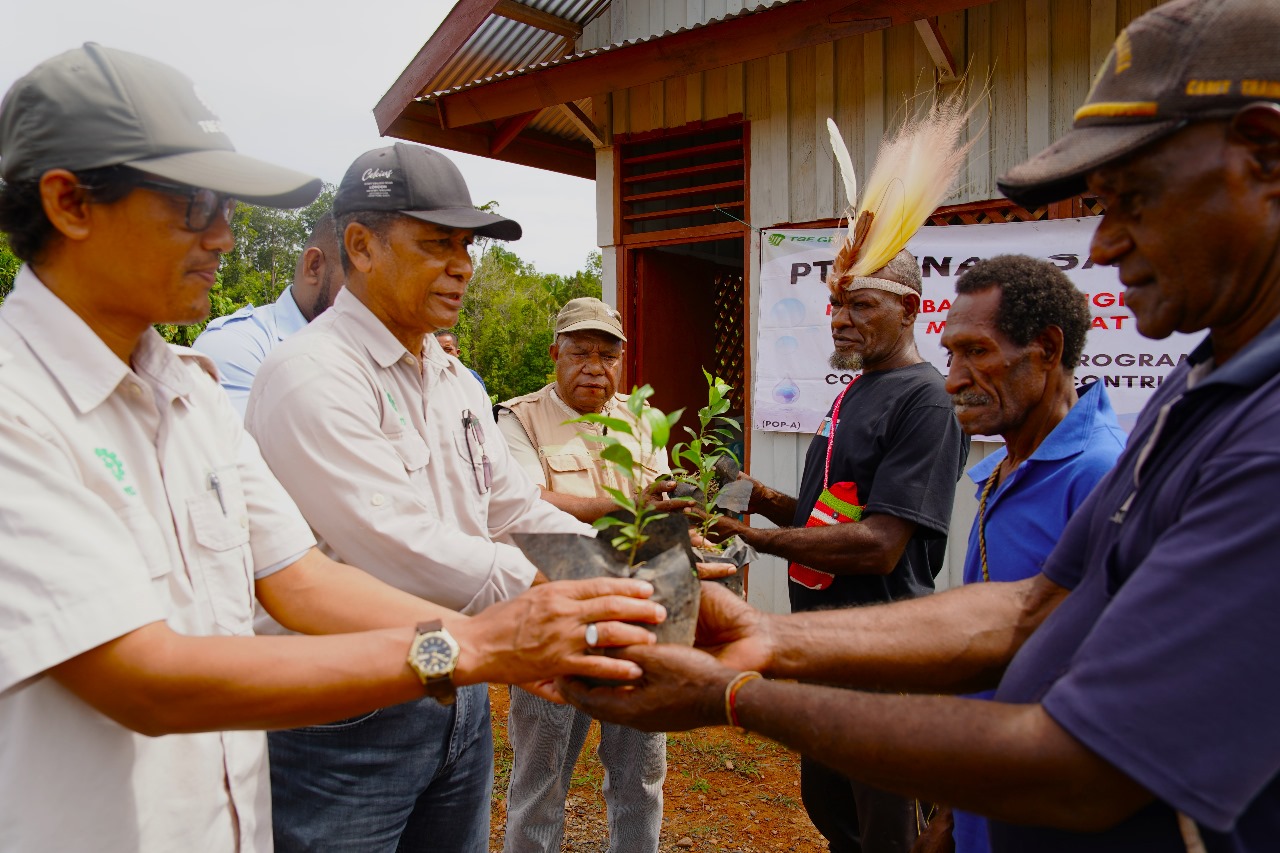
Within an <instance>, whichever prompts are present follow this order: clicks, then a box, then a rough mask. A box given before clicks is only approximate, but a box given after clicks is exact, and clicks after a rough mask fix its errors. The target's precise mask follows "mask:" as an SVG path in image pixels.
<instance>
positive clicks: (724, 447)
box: [671, 369, 755, 595]
mask: <svg viewBox="0 0 1280 853" xmlns="http://www.w3.org/2000/svg"><path fill="white" fill-rule="evenodd" d="M702 375H703V376H705V377H706V380H707V405H705V406H703V407H702V408H701V409H698V429H697V431H696V432H695V431H694V430H692V429H690V428H689V427H685V431H686V432H688V433H689V441H687V442H683V441H682V442H680V443H679V444H677V445H676V446H675V447H674V448H673V449H672V451H671V461H672V464H673V465H676V466H679V467H680V469H681V470H680V471H678V472H677V473H676V480H677V481H678V483H679V485H678V486H676V488H675V489H674V490H673V491H672V493H671V496H672V497H673V498H686V499H688V500H691V501H693V502H694V503H695V505H696V506H697V525H696V528H695V529H696V531H697V533H698V538H699V540H700V541H699V545H698V547H697V548H695V549H694V550H695V552H696V553H697V555H698V558H699V560H700V561H701V562H704V563H730V564H732V565H733V566H734V567H735V568H736V569H737V571H736V572H735V573H734V574H732V575H729V576H728V577H724V578H717V579H716V581H717V582H718V583H722V584H724V585H725V586H727V587H729V589H731V590H732V591H733V592H734V593H736V594H738V595H742V594H743V577H742V569H743V567H744V566H745V565H746V564H747V563H749V562H750V561H751V559H752V558H753V557H754V556H755V550H754V549H753V548H752V547H751V546H750V545H748V544H747V543H745V542H743V541H742V540H741V539H740V538H738V537H737V536H731V537H730V538H728V539H726V540H725V541H723V542H720V543H718V544H717V543H713V542H712V541H711V538H710V535H711V532H712V530H713V529H714V528H715V524H716V522H717V521H719V520H720V519H721V518H723V517H724V513H725V512H734V513H741V512H746V511H747V504H748V502H749V501H750V499H751V482H750V481H749V480H739V479H738V474H739V473H740V472H741V470H742V467H741V463H740V461H739V460H738V458H737V456H735V455H734V453H733V450H732V449H731V447H730V445H731V444H732V443H733V442H734V441H736V440H737V430H738V428H739V427H738V423H737V421H735V420H733V419H732V418H730V417H728V416H726V414H725V413H726V412H728V411H729V405H730V400H729V395H730V393H731V392H732V391H733V387H732V386H731V385H729V383H727V382H725V381H724V380H723V379H721V378H720V377H718V376H712V375H711V374H710V373H708V372H707V371H706V370H705V369H703V371H702Z"/></svg>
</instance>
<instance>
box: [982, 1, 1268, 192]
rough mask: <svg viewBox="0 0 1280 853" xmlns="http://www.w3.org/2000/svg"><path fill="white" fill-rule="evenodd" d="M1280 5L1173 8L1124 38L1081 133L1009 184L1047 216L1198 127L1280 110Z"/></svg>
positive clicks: (1004, 179) (1083, 112)
mask: <svg viewBox="0 0 1280 853" xmlns="http://www.w3.org/2000/svg"><path fill="white" fill-rule="evenodd" d="M1277 44H1280V2H1276V0H1173V2H1170V3H1165V4H1164V5H1162V6H1157V7H1156V8H1154V9H1152V10H1151V11H1149V12H1147V13H1146V14H1144V15H1142V16H1141V17H1139V18H1137V19H1135V20H1134V21H1133V23H1131V24H1130V25H1129V26H1128V27H1126V28H1125V29H1124V31H1123V32H1121V33H1120V35H1119V37H1118V38H1117V39H1116V41H1115V45H1114V46H1113V47H1112V49H1111V53H1110V55H1108V56H1107V58H1106V61H1105V62H1103V64H1102V67H1101V68H1100V69H1098V74H1097V77H1095V78H1094V83H1093V88H1092V89H1090V90H1089V95H1088V97H1087V98H1086V99H1085V102H1084V104H1083V105H1082V106H1081V107H1080V109H1078V110H1076V114H1075V123H1074V124H1073V125H1072V126H1071V130H1069V131H1067V133H1066V134H1065V135H1064V136H1063V137H1062V138H1061V139H1059V140H1058V141H1056V142H1054V143H1053V144H1052V145H1050V146H1049V147H1048V148H1046V149H1045V150H1043V151H1041V152H1040V153H1039V154H1037V155H1035V156H1034V157H1032V158H1031V159H1030V160H1027V161H1026V162H1025V163H1022V164H1021V165H1018V166H1015V167H1014V168H1013V169H1011V170H1010V171H1009V172H1008V174H1005V175H1003V176H1001V177H1000V179H999V181H998V184H999V187H1000V191H1001V192H1003V193H1004V194H1005V195H1007V196H1008V197H1009V198H1011V199H1013V200H1014V201H1016V202H1018V203H1019V204H1021V205H1023V206H1024V207H1028V208H1031V207H1038V206H1039V205H1042V204H1047V203H1048V202H1051V201H1058V200H1059V199H1064V198H1067V197H1069V196H1073V195H1076V194H1078V193H1082V192H1084V190H1085V177H1086V176H1087V175H1088V174H1089V173H1090V172H1092V171H1093V170H1094V169H1096V168H1098V167H1099V166H1102V165H1104V164H1106V163H1109V162H1111V161H1112V160H1116V159H1118V158H1120V157H1123V156H1125V155H1127V154H1131V153H1133V152H1135V151H1137V150H1138V149H1139V148H1142V147H1143V146H1145V145H1149V144H1151V143H1153V142H1155V141H1157V140H1160V139H1163V138H1165V137H1166V136H1169V135H1171V134H1173V133H1175V132H1177V131H1178V130H1180V129H1182V128H1184V127H1186V126H1187V124H1188V123H1190V122H1195V121H1204V120H1207V119H1214V118H1226V117H1229V116H1231V115H1232V114H1233V113H1234V112H1235V111H1236V110H1238V109H1240V108H1241V107H1243V106H1245V105H1247V104H1250V103H1254V102H1257V101H1273V102H1274V101H1280V50H1278V49H1277V47H1276V46H1277Z"/></svg>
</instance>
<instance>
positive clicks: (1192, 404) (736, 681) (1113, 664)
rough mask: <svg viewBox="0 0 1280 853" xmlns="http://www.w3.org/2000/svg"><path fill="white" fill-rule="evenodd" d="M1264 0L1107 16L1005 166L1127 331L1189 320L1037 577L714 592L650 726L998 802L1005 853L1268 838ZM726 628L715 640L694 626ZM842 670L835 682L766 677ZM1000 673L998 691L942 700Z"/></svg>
mask: <svg viewBox="0 0 1280 853" xmlns="http://www.w3.org/2000/svg"><path fill="white" fill-rule="evenodd" d="M1277 41H1280V3H1276V2H1274V0H1171V2H1169V3H1165V4H1162V5H1160V6H1157V7H1156V8H1154V9H1152V10H1151V11H1149V12H1147V13H1146V14H1144V15H1142V16H1141V17H1140V18H1138V19H1137V20H1135V21H1134V22H1133V23H1132V24H1131V25H1130V26H1129V27H1128V28H1126V30H1125V31H1124V32H1123V33H1121V35H1120V37H1119V38H1118V39H1117V41H1116V45H1115V48H1114V49H1113V50H1112V52H1111V53H1110V55H1109V56H1108V57H1107V60H1106V62H1105V64H1104V65H1103V67H1102V69H1101V70H1100V71H1099V73H1098V74H1097V76H1096V77H1095V81H1094V84H1093V87H1092V89H1091V91H1090V93H1089V96H1088V98H1087V100H1086V102H1085V103H1084V105H1083V106H1082V107H1081V108H1080V109H1079V110H1077V111H1076V114H1075V116H1076V118H1075V124H1074V126H1073V128H1072V130H1071V131H1069V132H1068V133H1067V134H1066V135H1065V136H1064V137H1063V138H1062V139H1059V140H1058V141H1057V142H1056V143H1054V144H1053V145H1052V146H1050V147H1049V148H1047V149H1046V150H1045V151H1043V152H1041V153H1040V154H1038V155H1037V156H1035V157H1033V158H1032V159H1031V160H1029V161H1028V162H1026V163H1024V164H1022V165H1021V166H1018V167H1017V168H1015V169H1013V170H1012V171H1011V172H1009V173H1008V174H1006V175H1005V176H1004V177H1002V178H1001V179H1000V186H1001V189H1002V190H1003V191H1004V192H1005V194H1006V195H1008V196H1010V197H1011V198H1012V199H1013V200H1015V201H1016V202H1018V203H1019V204H1021V205H1023V206H1024V207H1028V208H1035V207H1038V206H1042V205H1044V204H1047V203H1050V202H1053V201H1056V200H1060V199H1063V198H1068V197H1070V196H1072V195H1075V194H1077V193H1081V192H1084V191H1086V190H1087V191H1088V192H1089V193H1090V194H1092V195H1094V196H1096V197H1097V198H1098V199H1099V200H1100V201H1101V202H1102V204H1103V205H1104V207H1105V208H1106V214H1105V215H1104V216H1103V218H1102V221H1101V222H1100V223H1099V225H1098V230H1097V232H1096V233H1095V235H1094V237H1093V241H1092V244H1091V247H1090V259H1091V260H1092V262H1093V263H1094V264H1101V265H1108V266H1115V267H1116V268H1117V271H1118V274H1119V277H1120V281H1121V283H1123V284H1124V286H1125V303H1126V305H1127V306H1128V307H1129V308H1130V309H1131V310H1132V311H1133V314H1134V317H1135V320H1136V325H1137V327H1138V330H1139V332H1141V334H1143V335H1144V336H1146V337H1149V338H1154V339H1162V338H1166V337H1168V336H1169V335H1171V334H1172V333H1173V332H1175V331H1177V332H1182V333H1184V334H1189V333H1195V332H1201V331H1204V332H1207V334H1206V335H1205V337H1204V340H1203V341H1202V342H1201V343H1200V344H1199V346H1197V347H1196V348H1195V350H1194V351H1193V352H1192V353H1191V355H1190V357H1189V358H1188V359H1187V361H1186V362H1184V363H1183V364H1180V365H1179V366H1178V367H1176V368H1175V369H1174V370H1173V371H1172V372H1171V373H1170V374H1169V375H1168V376H1166V377H1165V380H1164V383H1163V384H1162V385H1161V386H1160V388H1159V389H1158V390H1157V391H1156V394H1155V396H1154V397H1153V398H1152V400H1151V401H1150V402H1149V403H1148V404H1147V406H1146V408H1145V409H1144V410H1143V412H1142V415H1141V416H1140V417H1139V419H1138V423H1137V424H1136V426H1135V428H1134V431H1133V433H1132V434H1131V436H1130V439H1129V443H1128V446H1127V447H1126V449H1125V450H1124V452H1123V453H1122V454H1121V455H1120V458H1119V460H1118V461H1117V463H1116V467H1115V468H1114V469H1113V470H1112V471H1111V472H1110V473H1109V474H1107V475H1106V476H1105V477H1103V479H1102V481H1101V482H1099V484H1098V486H1097V487H1096V488H1095V489H1094V491H1093V492H1092V494H1090V495H1089V497H1088V498H1086V499H1085V501H1084V503H1083V504H1082V505H1081V507H1080V508H1079V510H1077V512H1076V513H1075V514H1074V515H1073V516H1072V517H1071V519H1070V520H1069V521H1068V522H1067V525H1066V528H1065V529H1064V530H1063V534H1062V538H1061V539H1060V541H1059V542H1058V545H1057V547H1056V548H1054V550H1053V552H1052V553H1051V554H1050V556H1049V559H1048V560H1047V561H1046V563H1045V565H1044V569H1043V571H1041V573H1040V574H1038V575H1036V576H1035V577H1034V578H1031V579H1028V580H1024V581H1015V582H1012V583H982V584H976V583H975V584H969V585H967V586H965V587H963V588H961V589H956V590H951V591H949V592H946V593H943V594H941V595H935V596H930V597H928V598H924V599H919V600H915V601H908V602H900V603H894V604H890V605H885V606H880V607H864V608H858V609H854V610H845V611H832V612H827V613H805V614H798V615H794V616H768V615H765V614H761V613H758V612H756V611H754V610H752V609H751V608H750V607H749V606H747V605H746V604H744V603H742V602H739V601H736V600H735V599H733V598H732V597H730V596H724V595H720V594H719V593H718V592H717V590H715V589H710V590H704V592H703V596H704V598H703V613H702V619H701V624H700V626H699V629H700V630H699V634H698V638H699V640H700V641H701V642H703V643H706V644H708V646H709V647H711V648H713V649H714V651H715V653H716V657H712V656H711V655H708V654H704V653H702V652H699V651H698V650H696V649H688V648H669V647H659V648H658V649H657V650H656V651H655V652H646V651H645V650H634V651H629V652H628V653H627V656H628V657H630V658H631V659H632V660H635V661H637V662H639V663H640V664H641V666H642V667H643V668H644V672H645V674H644V678H643V680H642V682H641V683H640V684H639V685H638V686H637V687H635V688H634V689H632V690H631V691H628V692H622V691H616V690H611V689H609V688H595V689H590V688H585V687H583V686H581V685H579V684H577V683H564V684H563V685H562V686H561V690H562V691H563V692H565V693H567V694H568V695H569V698H570V699H571V700H572V701H574V702H575V703H576V704H578V705H580V706H582V707H584V708H586V709H587V710H588V711H590V712H592V713H593V714H594V715H595V716H597V717H600V718H605V719H609V720H611V721H613V722H619V723H623V724H626V725H632V726H637V727H644V728H650V729H652V728H664V729H678V728H689V727H692V726H697V725H708V724H724V723H725V722H731V723H733V724H735V725H741V726H744V727H746V728H749V729H752V730H755V731H758V732H760V733H762V734H764V735H766V736H768V737H770V738H773V739H776V740H778V741H780V742H782V743H784V744H786V745H788V746H790V747H793V748H795V749H797V750H799V751H800V752H802V753H806V754H809V755H815V756H821V758H822V760H823V761H824V762H826V763H828V764H829V765H830V766H832V767H834V768H838V769H839V770H840V771H841V772H843V773H846V774H848V775H849V776H851V777H853V778H856V779H858V780H860V781H862V782H864V783H866V784H872V785H879V786H883V787H884V788H887V789H890V790H895V791H898V792H900V793H903V794H906V795H916V796H920V797H922V798H924V799H928V800H930V801H933V802H946V803H951V804H953V805H955V806H958V807H961V808H966V809H969V810H971V811H974V812H977V813H982V814H986V815H987V816H988V817H989V818H990V836H991V848H992V850H994V851H996V852H997V853H1006V852H1007V851H1035V853H1086V852H1087V853H1133V851H1142V853H1185V851H1188V850H1191V851H1209V852H1210V853H1216V851H1234V852H1235V853H1264V851H1268V852H1269V851H1273V850H1275V849H1276V838H1277V837H1278V836H1280V726H1277V725H1276V722H1275V714H1276V712H1275V709H1276V706H1277V704H1278V703H1280V689H1278V688H1277V685H1280V657H1278V656H1277V655H1276V654H1275V653H1274V650H1275V648H1276V647H1277V645H1278V644H1280V620H1278V619H1277V618H1276V611H1277V609H1278V608H1280V572H1277V571H1276V510H1275V505H1276V495H1277V494H1280V442H1277V440H1276V436H1277V435H1280V52H1277V51H1276V49H1275V45H1276V43H1277ZM712 644H714V645H712ZM752 670H755V671H758V672H765V673H767V674H768V675H770V676H773V677H777V678H780V679H783V678H800V679H806V680H811V681H819V682H828V683H843V684H849V685H855V686H859V687H864V688H867V687H870V688H874V689H876V690H877V691H878V692H863V691H858V690H834V689H831V688H829V687H822V686H816V685H812V684H795V683H789V682H788V683H784V682H782V681H770V680H765V679H761V678H759V677H757V673H754V672H752ZM997 682H998V683H999V687H998V689H997V691H996V695H995V701H990V702H984V701H976V700H972V699H962V698H955V697H951V696H938V695H918V696H904V695H899V693H900V692H901V691H913V692H918V693H928V694H937V693H944V692H953V693H959V692H972V691H973V690H974V689H981V688H983V687H987V686H990V685H992V684H995V683H997Z"/></svg>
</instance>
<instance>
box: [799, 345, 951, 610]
mask: <svg viewBox="0 0 1280 853" xmlns="http://www.w3.org/2000/svg"><path fill="white" fill-rule="evenodd" d="M827 414H828V417H830V414H831V413H830V412H828V413H827ZM836 426H837V428H836V437H835V445H834V448H833V449H832V453H831V474H830V479H829V482H831V483H840V482H848V481H852V482H854V483H856V484H857V486H858V501H859V503H861V504H862V505H863V507H864V510H863V513H864V517H865V516H866V515H871V514H874V513H884V514H886V515H892V516H896V517H898V518H901V519H905V520H907V521H914V522H915V523H916V530H915V533H914V534H913V535H912V536H911V539H910V540H909V541H908V542H907V546H906V548H905V549H903V552H902V558H901V559H899V560H898V564H897V566H895V567H894V570H893V571H892V572H891V573H889V574H888V575H837V576H836V578H835V580H834V581H833V582H832V584H831V586H829V587H828V588H826V589H823V590H816V589H809V588H808V587H804V586H801V585H800V584H798V583H795V582H791V583H789V584H787V586H788V587H789V588H790V591H791V609H792V610H795V611H801V610H816V609H819V608H829V607H846V606H851V605H855V604H868V603H871V602H878V601H893V600H895V599H900V598H912V597H914V596H918V595H924V594H926V593H929V592H932V591H933V579H934V578H935V577H936V576H937V574H938V571H939V570H940V569H941V567H942V556H943V553H944V552H945V551H946V548H947V527H948V526H949V525H950V523H951V504H952V502H953V501H954V499H955V491H956V482H957V481H958V480H959V479H960V475H961V474H963V473H964V464H965V460H966V458H967V456H968V453H969V437H968V436H967V435H965V434H964V432H963V431H962V430H961V429H960V424H959V422H957V421H956V416H955V412H954V411H953V410H952V407H951V398H950V397H949V396H948V395H947V392H946V390H945V389H944V388H943V379H942V375H941V374H940V373H938V371H937V369H936V368H934V367H933V365H931V364H928V363H921V364H913V365H910V366H908V367H900V368H898V369H897V370H889V371H883V372H880V371H877V372H875V373H868V374H865V375H863V376H862V377H861V378H860V379H858V380H856V381H855V382H854V384H853V385H852V386H850V387H849V389H848V392H847V393H846V394H845V395H844V401H843V402H842V403H841V406H840V415H839V420H838V422H837V425H836ZM826 458H827V438H826V436H825V435H824V434H820V435H816V436H814V438H813V441H812V442H811V443H810V444H809V452H808V454H807V455H806V456H805V460H804V476H803V477H802V478H801V480H800V494H799V496H798V497H797V499H796V517H795V520H794V521H793V522H792V524H793V525H794V526H795V527H804V525H805V522H806V521H807V520H808V518H809V513H810V511H811V510H812V509H813V506H814V504H815V503H816V502H817V500H818V495H820V494H821V493H822V472H823V467H824V465H825V463H826Z"/></svg>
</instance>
